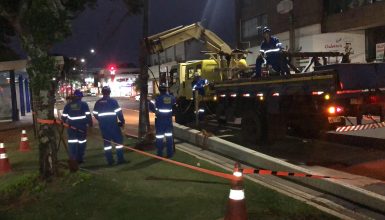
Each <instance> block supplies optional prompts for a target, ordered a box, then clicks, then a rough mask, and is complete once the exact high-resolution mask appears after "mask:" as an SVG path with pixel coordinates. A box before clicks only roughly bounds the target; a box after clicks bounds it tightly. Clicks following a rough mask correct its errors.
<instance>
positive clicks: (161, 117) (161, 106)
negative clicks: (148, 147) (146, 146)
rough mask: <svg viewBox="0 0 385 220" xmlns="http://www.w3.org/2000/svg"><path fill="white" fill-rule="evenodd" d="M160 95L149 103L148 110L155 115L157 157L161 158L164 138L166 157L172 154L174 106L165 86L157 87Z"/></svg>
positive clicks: (173, 100) (173, 101)
mask: <svg viewBox="0 0 385 220" xmlns="http://www.w3.org/2000/svg"><path fill="white" fill-rule="evenodd" d="M159 93H160V95H159V96H158V97H156V99H155V102H150V103H149V104H150V106H149V110H150V111H152V112H154V113H155V130H156V134H155V137H156V140H155V146H156V148H157V155H158V156H160V157H162V156H163V145H164V138H166V147H167V157H168V158H171V157H172V156H173V154H174V138H173V125H172V107H173V105H175V97H174V96H173V95H171V94H169V93H168V92H167V86H166V85H165V84H161V85H160V86H159Z"/></svg>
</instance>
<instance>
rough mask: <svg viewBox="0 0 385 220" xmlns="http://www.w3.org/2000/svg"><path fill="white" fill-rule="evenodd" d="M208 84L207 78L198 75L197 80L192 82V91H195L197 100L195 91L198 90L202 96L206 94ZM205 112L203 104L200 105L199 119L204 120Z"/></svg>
mask: <svg viewBox="0 0 385 220" xmlns="http://www.w3.org/2000/svg"><path fill="white" fill-rule="evenodd" d="M207 84H208V80H207V79H203V78H201V77H198V78H197V79H196V80H194V81H193V82H192V92H193V99H194V100H195V91H198V94H199V95H201V96H204V95H205V88H204V87H205V85H207ZM204 114H205V109H204V108H203V107H202V106H199V107H198V116H199V120H202V119H203V117H204Z"/></svg>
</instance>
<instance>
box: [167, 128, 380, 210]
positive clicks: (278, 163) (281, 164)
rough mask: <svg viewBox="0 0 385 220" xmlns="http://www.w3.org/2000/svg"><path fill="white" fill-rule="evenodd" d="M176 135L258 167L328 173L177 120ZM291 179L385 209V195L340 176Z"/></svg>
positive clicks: (378, 208) (363, 203)
mask: <svg viewBox="0 0 385 220" xmlns="http://www.w3.org/2000/svg"><path fill="white" fill-rule="evenodd" d="M174 136H175V137H176V138H178V139H181V140H184V141H187V142H189V143H191V144H194V145H196V146H201V147H202V148H204V149H207V150H210V151H213V152H216V153H219V154H222V155H225V156H228V157H231V158H234V159H236V160H239V161H243V162H245V163H248V164H250V165H252V166H255V167H261V168H264V169H270V170H278V171H289V172H300V173H307V174H318V175H327V174H322V173H314V172H313V171H311V170H308V169H305V168H302V167H299V166H295V165H293V164H290V163H287V162H285V161H282V160H279V159H276V158H274V157H270V156H268V155H265V154H262V153H259V152H256V151H254V150H251V149H248V148H245V147H243V146H240V145H237V144H234V143H231V142H228V141H225V140H222V139H220V138H217V137H207V136H204V135H203V133H202V132H200V131H197V130H194V129H192V128H188V127H185V126H182V125H179V124H176V123H174ZM288 178H295V180H296V181H298V182H301V183H304V184H306V185H309V186H313V187H316V188H318V189H321V190H323V191H325V192H328V193H331V194H334V195H337V196H339V197H342V198H344V199H347V200H351V201H354V202H356V203H359V204H361V205H363V206H366V207H369V208H372V209H375V210H378V211H381V212H385V196H382V195H378V194H376V193H373V192H370V191H368V190H365V189H362V188H359V187H356V186H354V185H351V184H348V183H346V181H345V182H344V181H343V180H337V179H311V178H296V177H288Z"/></svg>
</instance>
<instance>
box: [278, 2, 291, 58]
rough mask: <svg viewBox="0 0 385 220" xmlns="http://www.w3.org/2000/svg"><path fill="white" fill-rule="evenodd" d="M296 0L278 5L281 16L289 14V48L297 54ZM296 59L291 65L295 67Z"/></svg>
mask: <svg viewBox="0 0 385 220" xmlns="http://www.w3.org/2000/svg"><path fill="white" fill-rule="evenodd" d="M293 8H294V0H282V1H280V2H279V3H278V4H277V12H278V13H279V14H287V13H288V14H289V48H290V50H289V51H290V52H295V47H296V46H295V18H294V9H293ZM294 62H295V59H292V60H291V63H292V64H293V65H295V63H294Z"/></svg>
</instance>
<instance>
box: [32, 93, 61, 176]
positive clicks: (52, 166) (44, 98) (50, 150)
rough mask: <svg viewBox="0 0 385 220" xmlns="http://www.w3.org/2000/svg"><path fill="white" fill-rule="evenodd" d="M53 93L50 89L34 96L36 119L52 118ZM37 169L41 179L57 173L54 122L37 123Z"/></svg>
mask: <svg viewBox="0 0 385 220" xmlns="http://www.w3.org/2000/svg"><path fill="white" fill-rule="evenodd" d="M54 98H55V97H54V93H52V92H51V91H47V90H43V91H40V95H39V96H34V100H35V102H34V109H35V114H36V117H37V118H38V119H45V120H53V119H54V112H53V109H54V103H55V102H54ZM37 128H38V138H39V171H40V176H41V177H42V178H43V179H48V178H50V177H51V176H56V175H57V173H58V172H57V171H58V168H57V162H58V160H57V151H58V149H57V143H56V132H55V131H56V130H55V124H43V123H39V124H38V125H37Z"/></svg>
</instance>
